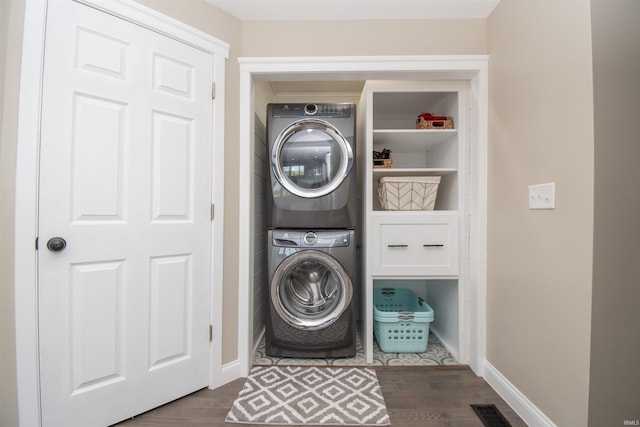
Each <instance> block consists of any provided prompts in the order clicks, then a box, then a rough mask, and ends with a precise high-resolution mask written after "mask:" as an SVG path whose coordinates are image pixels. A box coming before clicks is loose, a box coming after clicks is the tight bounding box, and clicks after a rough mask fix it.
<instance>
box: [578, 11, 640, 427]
mask: <svg viewBox="0 0 640 427" xmlns="http://www.w3.org/2000/svg"><path fill="white" fill-rule="evenodd" d="M591 22H592V29H593V32H592V37H593V78H594V117H595V121H594V129H595V214H594V216H595V218H594V252H593V307H592V318H591V371H590V372H591V381H590V387H589V426H591V427H599V426H620V425H624V421H635V422H638V421H640V368H639V367H638V361H639V360H640V357H639V355H640V315H638V304H640V226H639V224H638V219H639V214H638V212H640V193H639V192H638V185H640V166H639V165H638V163H639V162H640V136H639V135H638V119H639V118H640V83H639V82H638V78H640V2H639V1H637V0H615V1H611V0H591Z"/></svg>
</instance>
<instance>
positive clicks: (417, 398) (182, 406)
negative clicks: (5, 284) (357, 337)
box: [118, 367, 526, 427]
mask: <svg viewBox="0 0 640 427" xmlns="http://www.w3.org/2000/svg"><path fill="white" fill-rule="evenodd" d="M376 373H377V375H378V380H379V382H380V387H381V388H382V394H383V396H384V399H385V402H386V404H387V411H388V412H389V416H390V418H391V425H392V426H393V427H417V426H420V427H444V426H451V427H454V426H455V427H466V426H469V427H472V426H475V427H482V426H483V424H482V422H481V421H480V419H479V418H478V417H477V416H476V414H475V413H474V412H473V410H472V409H471V407H470V405H471V404H495V405H496V407H497V408H498V409H499V410H500V411H501V412H502V414H503V415H504V416H505V418H506V419H507V420H508V421H509V422H510V423H511V425H512V426H514V427H516V426H526V424H525V423H524V422H523V421H522V420H521V419H520V418H519V417H518V416H517V415H516V414H515V412H513V410H512V409H511V408H510V407H509V406H508V405H507V404H506V403H505V402H504V401H503V400H502V399H501V398H500V397H499V396H498V395H497V394H496V393H495V392H494V391H493V389H492V388H491V387H489V385H488V384H487V383H486V382H485V381H484V380H483V379H482V378H478V377H476V376H475V374H474V373H473V372H472V371H471V370H470V369H465V368H455V369H452V368H416V369H413V368H386V367H385V368H376ZM243 384H244V379H239V380H236V381H233V382H231V383H229V384H226V385H224V386H222V387H220V388H217V389H216V390H208V389H203V390H200V391H198V392H196V393H193V394H191V395H189V396H186V397H184V398H182V399H180V400H176V401H175V402H172V403H169V404H167V405H165V406H162V407H160V408H156V409H154V410H152V411H149V412H147V413H145V414H142V415H140V416H137V417H135V418H134V419H131V420H128V421H125V422H123V423H120V424H118V427H134V426H144V427H168V426H172V427H204V426H207V427H222V426H225V427H233V426H238V427H241V426H243V425H242V424H225V422H224V419H225V417H226V416H227V413H228V412H229V409H230V408H231V406H232V404H233V401H234V400H235V399H236V397H237V396H238V393H239V392H240V389H241V388H242V385H243ZM245 426H249V424H247V425H245Z"/></svg>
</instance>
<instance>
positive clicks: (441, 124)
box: [416, 116, 453, 129]
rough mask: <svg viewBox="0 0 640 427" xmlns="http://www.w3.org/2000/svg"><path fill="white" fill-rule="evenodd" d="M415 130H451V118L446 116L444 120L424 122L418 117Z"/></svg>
mask: <svg viewBox="0 0 640 427" xmlns="http://www.w3.org/2000/svg"><path fill="white" fill-rule="evenodd" d="M416 129H453V118H452V117H451V116H447V118H446V119H445V120H425V119H423V118H422V117H418V120H416Z"/></svg>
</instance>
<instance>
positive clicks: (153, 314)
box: [38, 1, 213, 427]
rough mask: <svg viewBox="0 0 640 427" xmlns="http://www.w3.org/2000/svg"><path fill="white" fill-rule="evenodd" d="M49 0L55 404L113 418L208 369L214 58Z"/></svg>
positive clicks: (45, 301) (48, 368) (189, 383)
mask: <svg viewBox="0 0 640 427" xmlns="http://www.w3.org/2000/svg"><path fill="white" fill-rule="evenodd" d="M48 9H49V10H48V18H47V21H48V22H47V31H46V44H45V70H44V83H43V109H42V127H41V154H40V155H41V158H40V199H39V205H40V209H39V251H38V256H39V260H38V261H39V272H38V275H39V277H38V286H39V289H38V291H39V333H40V343H39V345H40V365H41V366H40V378H41V398H42V419H43V426H45V427H47V426H65V427H69V426H82V427H87V426H105V425H109V424H112V423H115V422H118V421H120V420H122V419H125V418H128V417H131V416H133V415H135V414H138V413H141V412H144V411H146V410H148V409H151V408H153V407H156V406H159V405H161V404H163V403H166V402H168V401H171V400H173V399H176V398H178V397H181V396H183V395H185V394H188V393H190V392H193V391H195V390H198V389H200V388H203V387H206V386H207V385H208V383H209V366H210V361H209V358H210V350H209V327H208V325H209V318H210V317H209V302H210V296H209V295H210V282H211V236H212V234H211V218H210V205H211V194H212V193H211V185H212V179H211V174H212V170H211V158H212V100H211V81H212V76H213V58H212V56H211V54H209V53H205V52H203V51H200V50H198V49H195V48H193V47H190V46H187V45H185V44H182V43H180V42H178V41H175V40H173V39H170V38H168V37H165V36H162V35H160V34H158V33H155V32H153V31H151V30H148V29H145V28H142V27H140V26H137V25H134V24H132V23H130V22H127V21H124V20H122V19H119V18H116V17H114V16H112V15H109V14H107V13H103V12H100V11H97V10H95V9H93V8H90V7H87V6H84V5H80V4H77V3H75V2H72V1H51V2H50V6H49V8H48ZM55 237H60V238H62V239H64V241H65V242H66V247H64V248H61V246H63V242H62V240H57V241H56V240H55V239H54V238H55ZM52 239H53V240H52ZM49 242H51V245H50V246H52V247H51V248H48V243H49ZM56 243H57V244H58V246H57V247H56Z"/></svg>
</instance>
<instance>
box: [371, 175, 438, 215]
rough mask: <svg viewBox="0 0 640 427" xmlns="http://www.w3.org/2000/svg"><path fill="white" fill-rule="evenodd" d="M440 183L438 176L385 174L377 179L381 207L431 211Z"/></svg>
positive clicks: (385, 208)
mask: <svg viewBox="0 0 640 427" xmlns="http://www.w3.org/2000/svg"><path fill="white" fill-rule="evenodd" d="M439 185H440V177H439V176H385V177H382V178H380V180H379V181H378V197H379V198H380V205H381V206H382V209H384V210H389V211H432V210H433V208H434V207H435V204H436V195H437V194H438V186H439Z"/></svg>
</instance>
